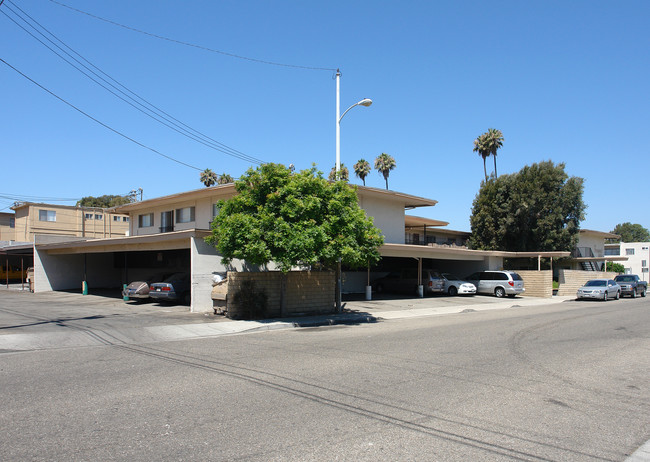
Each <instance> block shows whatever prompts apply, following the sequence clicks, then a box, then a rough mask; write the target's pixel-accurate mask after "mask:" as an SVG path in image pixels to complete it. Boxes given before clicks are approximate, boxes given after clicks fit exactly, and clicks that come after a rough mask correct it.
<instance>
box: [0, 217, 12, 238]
mask: <svg viewBox="0 0 650 462" xmlns="http://www.w3.org/2000/svg"><path fill="white" fill-rule="evenodd" d="M15 220H16V214H14V213H3V212H0V241H15V240H16V222H15Z"/></svg>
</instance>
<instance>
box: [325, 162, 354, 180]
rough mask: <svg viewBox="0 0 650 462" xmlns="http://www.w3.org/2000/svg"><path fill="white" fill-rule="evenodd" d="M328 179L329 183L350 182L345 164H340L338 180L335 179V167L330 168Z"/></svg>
mask: <svg viewBox="0 0 650 462" xmlns="http://www.w3.org/2000/svg"><path fill="white" fill-rule="evenodd" d="M328 178H329V180H330V181H336V180H337V179H339V180H343V181H349V180H350V171H349V170H348V168H347V167H346V166H345V164H341V171H340V172H339V175H338V178H337V177H336V167H332V170H330V174H329V176H328Z"/></svg>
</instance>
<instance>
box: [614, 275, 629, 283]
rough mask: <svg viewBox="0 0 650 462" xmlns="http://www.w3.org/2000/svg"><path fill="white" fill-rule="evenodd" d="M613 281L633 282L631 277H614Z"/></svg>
mask: <svg viewBox="0 0 650 462" xmlns="http://www.w3.org/2000/svg"><path fill="white" fill-rule="evenodd" d="M614 280H615V281H616V282H634V278H633V277H632V276H616V277H615V278H614Z"/></svg>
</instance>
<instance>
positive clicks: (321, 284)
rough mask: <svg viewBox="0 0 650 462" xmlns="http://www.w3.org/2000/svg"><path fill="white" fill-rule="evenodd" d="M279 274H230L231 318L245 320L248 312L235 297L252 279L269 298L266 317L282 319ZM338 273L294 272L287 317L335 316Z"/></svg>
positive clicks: (291, 274)
mask: <svg viewBox="0 0 650 462" xmlns="http://www.w3.org/2000/svg"><path fill="white" fill-rule="evenodd" d="M281 277H282V273H280V272H279V271H272V272H262V273H243V272H232V271H231V272H228V316H229V317H232V318H237V317H245V311H244V310H243V309H242V307H239V306H237V305H236V304H235V303H234V301H233V297H234V295H235V293H236V292H237V291H238V290H240V288H241V284H242V282H243V281H244V280H252V281H254V282H255V286H256V288H257V289H258V290H264V291H265V293H266V295H267V297H268V308H267V312H268V313H267V315H266V317H279V316H281V312H280V284H281ZM335 287H336V282H335V273H333V272H329V271H323V272H317V271H292V272H290V273H288V275H287V316H299V315H314V314H325V313H332V312H334V309H335V294H334V292H335Z"/></svg>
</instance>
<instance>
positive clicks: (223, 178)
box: [217, 173, 235, 184]
mask: <svg viewBox="0 0 650 462" xmlns="http://www.w3.org/2000/svg"><path fill="white" fill-rule="evenodd" d="M234 182H235V179H234V178H233V177H231V176H230V175H228V174H227V173H222V174H221V175H219V179H218V180H217V184H228V183H234Z"/></svg>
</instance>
